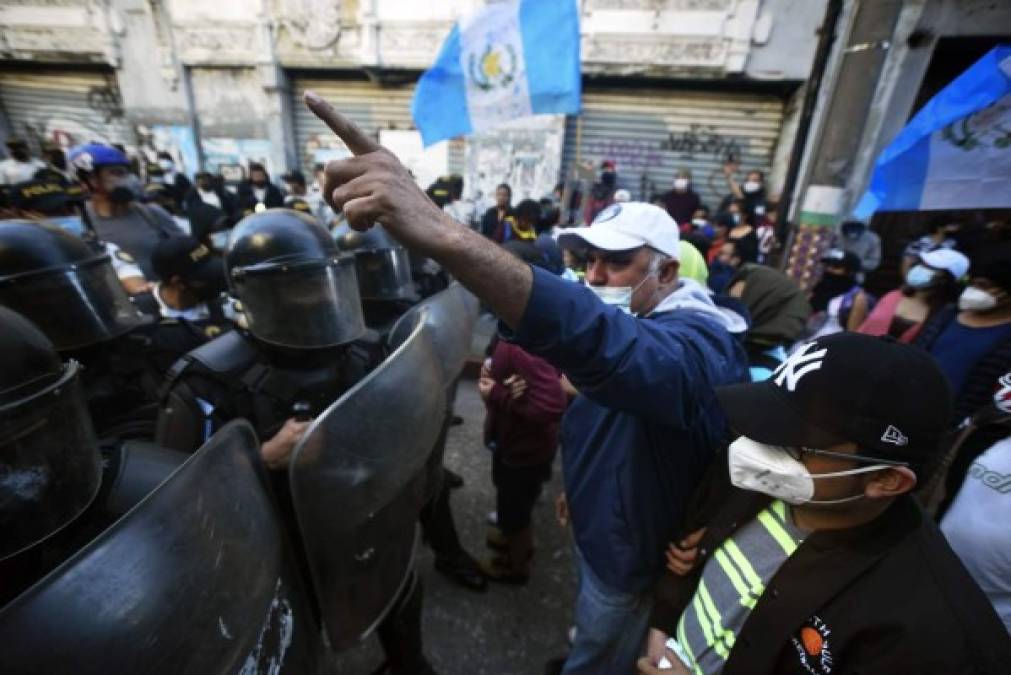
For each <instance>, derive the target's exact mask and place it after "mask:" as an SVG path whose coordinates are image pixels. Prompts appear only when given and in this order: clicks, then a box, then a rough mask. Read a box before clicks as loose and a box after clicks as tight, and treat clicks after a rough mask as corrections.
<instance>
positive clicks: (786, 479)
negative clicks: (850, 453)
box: [728, 436, 891, 505]
mask: <svg viewBox="0 0 1011 675" xmlns="http://www.w3.org/2000/svg"><path fill="white" fill-rule="evenodd" d="M729 450H730V452H729V457H728V463H729V465H730V482H731V483H732V484H733V485H734V487H738V488H741V489H742V490H751V491H753V492H761V493H762V494H766V495H769V496H770V497H773V498H775V499H781V500H783V501H784V502H786V503H787V504H793V505H799V504H842V503H844V502H852V501H856V500H857V499H861V498H862V497H863V495H862V494H859V495H853V496H852V497H843V498H842V499H811V497H813V496H814V480H815V479H816V478H835V477H837V476H853V475H855V474H861V473H869V472H871V471H880V470H882V469H888V468H891V467H890V466H889V465H887V464H872V465H870V466H862V467H860V468H858V469H850V470H848V471H834V472H832V473H819V474H814V475H812V474H811V473H810V472H809V471H808V470H807V467H806V466H804V464H803V463H802V462H801V461H800V460H797V459H794V458H793V457H791V456H790V455H789V454H787V453H786V451H784V450H783V449H782V448H778V447H776V446H773V445H765V444H764V443H758V442H756V441H753V440H751V439H750V438H745V437H744V436H741V437H740V438H738V439H737V440H736V441H734V442H733V443H731V444H730V448H729Z"/></svg>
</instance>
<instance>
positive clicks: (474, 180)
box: [464, 115, 565, 212]
mask: <svg viewBox="0 0 1011 675" xmlns="http://www.w3.org/2000/svg"><path fill="white" fill-rule="evenodd" d="M564 140H565V116H564V115H537V116H535V117H527V118H524V119H520V120H516V121H514V122H509V123H507V124H504V125H502V126H501V127H498V128H496V129H493V130H491V131H486V132H483V133H480V134H473V135H471V136H468V137H467V152H466V157H467V160H466V166H467V172H466V175H465V176H464V187H465V192H466V195H467V197H468V198H469V199H472V200H474V202H475V203H476V204H477V206H478V208H479V212H480V210H483V209H485V208H488V207H490V206H491V205H492V203H493V200H494V196H495V186H497V185H499V184H500V183H508V184H509V185H510V186H511V187H512V192H513V204H516V203H518V202H519V201H521V200H523V199H540V198H541V197H544V196H545V195H550V194H551V191H552V190H553V189H554V187H555V184H556V183H557V182H558V175H559V172H560V171H561V166H562V144H563V142H564Z"/></svg>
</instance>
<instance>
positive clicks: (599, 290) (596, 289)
mask: <svg viewBox="0 0 1011 675" xmlns="http://www.w3.org/2000/svg"><path fill="white" fill-rule="evenodd" d="M650 276H652V274H647V275H646V276H645V277H643V279H642V281H640V282H639V283H638V284H636V285H635V287H634V288H633V287H632V286H590V285H589V284H588V285H587V287H588V288H589V289H590V290H591V291H593V293H594V295H596V296H597V297H598V298H600V301H601V302H603V303H604V304H605V305H611V306H612V307H617V308H618V309H620V310H621V311H623V312H625V314H631V313H632V296H633V295H635V292H636V291H637V290H639V288H640V287H641V286H642V285H643V284H644V283H646V279H649V278H650Z"/></svg>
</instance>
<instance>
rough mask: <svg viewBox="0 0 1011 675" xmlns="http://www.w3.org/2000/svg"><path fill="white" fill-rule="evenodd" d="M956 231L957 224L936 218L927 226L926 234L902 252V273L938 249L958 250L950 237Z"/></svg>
mask: <svg viewBox="0 0 1011 675" xmlns="http://www.w3.org/2000/svg"><path fill="white" fill-rule="evenodd" d="M957 231H958V224H957V223H949V222H948V219H947V218H944V217H941V216H939V217H937V218H934V219H933V220H931V221H930V222H929V223H928V224H927V233H926V234H924V235H923V236H922V237H920V238H919V239H917V240H916V241H911V242H909V244H908V245H907V246H906V248H905V250H904V251H902V273H903V274H905V273H906V272H908V271H909V270H910V268H911V267H912V266H913V265H915V264H916V261H917V260H919V259H920V256H921V255H922V254H924V253H929V252H931V251H936V250H937V249H939V248H958V243H957V242H956V241H955V240H954V239H952V238H951V236H950V235H952V234H954V233H955V232H957Z"/></svg>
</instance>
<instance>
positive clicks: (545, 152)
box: [0, 0, 827, 206]
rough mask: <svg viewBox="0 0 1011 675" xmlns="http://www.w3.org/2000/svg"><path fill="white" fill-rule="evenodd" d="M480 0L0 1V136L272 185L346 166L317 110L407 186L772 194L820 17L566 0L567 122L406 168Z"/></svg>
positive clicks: (512, 133)
mask: <svg viewBox="0 0 1011 675" xmlns="http://www.w3.org/2000/svg"><path fill="white" fill-rule="evenodd" d="M483 4H484V3H483V2H481V0H442V1H441V2H438V3H419V2H415V1H413V0H230V1H228V2H207V1H206V0H4V3H3V4H2V6H0V30H2V37H0V133H2V134H4V135H6V136H22V137H26V138H27V139H29V141H30V142H31V143H32V144H36V145H41V144H42V143H44V142H54V143H58V144H61V145H64V146H69V145H73V144H75V143H79V142H84V141H88V140H103V141H108V142H117V143H122V144H123V145H125V146H127V147H128V148H130V149H131V150H133V151H135V152H137V153H140V154H147V155H151V154H152V153H154V152H155V151H157V150H167V151H169V152H172V153H173V154H174V155H175V156H176V157H177V159H178V161H179V162H180V163H181V164H182V165H183V166H184V167H185V169H186V170H187V171H188V172H190V173H192V172H193V171H194V170H196V169H197V168H198V167H205V168H208V169H211V170H220V171H222V172H223V173H225V174H226V176H228V175H232V174H234V175H239V174H240V173H241V170H242V167H243V166H244V165H245V163H247V162H248V161H250V160H260V161H263V162H265V163H266V164H267V166H268V168H269V169H270V170H271V172H272V173H273V174H279V173H280V172H282V171H283V170H286V169H291V168H301V169H302V170H303V171H306V172H309V171H311V169H312V168H313V166H314V165H315V164H316V163H318V162H322V161H325V160H326V159H330V158H333V157H340V156H342V155H343V154H344V153H345V152H346V150H345V149H344V148H343V147H342V144H341V143H340V142H339V140H337V139H336V138H335V137H334V136H333V135H332V134H331V133H329V131H328V130H327V129H325V128H324V127H323V126H322V124H320V123H319V122H318V121H317V120H316V119H315V118H314V117H313V116H312V115H311V114H309V112H308V111H307V110H306V109H305V107H304V106H303V105H302V103H301V94H302V92H303V91H304V90H305V89H309V88H311V89H314V90H316V91H317V92H319V93H320V94H322V95H324V96H326V97H327V98H329V99H330V100H332V101H333V102H334V104H335V105H336V106H337V107H338V108H339V109H340V110H342V111H343V112H345V113H346V114H347V115H349V116H350V117H351V118H352V119H353V120H354V121H355V122H357V123H358V124H359V125H360V126H361V127H362V128H363V129H364V130H365V131H366V132H368V133H370V134H374V135H375V136H376V137H377V138H378V139H379V140H380V141H381V142H383V143H384V144H387V145H389V146H390V147H392V148H394V149H395V150H396V151H397V152H398V154H400V155H401V157H402V158H403V159H404V160H405V162H407V163H408V164H409V165H410V166H411V167H412V170H414V171H415V174H416V175H417V176H419V181H423V180H424V178H423V177H428V176H431V175H437V174H439V173H445V172H457V173H462V174H464V176H465V179H466V183H467V191H468V193H469V194H470V195H472V196H475V197H481V196H486V195H488V194H489V193H490V192H491V190H492V189H493V187H494V185H495V184H497V183H499V182H502V181H506V182H510V183H512V184H513V185H514V188H515V190H514V192H515V194H516V197H517V198H523V197H534V198H537V197H541V196H543V195H544V194H545V193H547V192H549V191H550V189H551V187H552V186H553V185H554V183H555V182H556V181H557V180H558V179H559V178H560V177H562V176H569V175H572V174H573V172H574V171H575V169H576V167H591V168H592V167H594V166H596V165H599V163H600V161H602V160H604V159H611V160H613V161H615V162H616V163H617V165H618V173H619V182H620V184H621V186H622V187H625V188H628V189H629V190H630V191H631V192H632V193H633V195H634V196H635V197H638V198H647V197H648V196H649V194H651V193H654V192H659V191H663V190H666V189H668V188H669V187H670V182H671V179H672V177H673V174H674V172H675V171H676V170H678V169H681V168H685V169H689V170H691V171H692V174H693V179H694V183H695V186H696V190H697V191H698V192H700V194H701V195H702V196H703V199H704V201H705V202H707V203H709V204H711V205H712V206H715V205H716V202H718V200H719V199H720V198H721V197H722V196H723V195H724V194H725V193H726V191H727V190H726V185H725V182H724V179H723V172H722V166H723V163H724V162H725V161H727V160H736V161H738V162H739V163H740V164H741V167H742V169H752V168H754V169H760V170H763V171H765V172H766V173H767V174H768V175H769V185H770V192H771V193H772V194H776V193H777V192H778V191H779V190H780V189H781V188H782V185H783V182H784V179H785V176H786V173H787V169H788V165H789V163H790V159H791V156H792V154H793V147H794V138H795V136H796V130H797V126H798V117H799V111H800V108H801V102H802V101H803V99H804V93H805V88H804V86H803V84H804V82H805V81H806V80H807V79H808V77H809V75H810V71H811V66H812V63H813V59H814V55H815V52H816V49H817V46H818V44H819V39H820V34H819V29H820V26H821V24H822V21H823V19H824V16H825V9H826V5H827V0H580V3H579V4H580V8H581V31H582V61H583V75H584V80H583V113H582V114H581V115H579V116H574V117H570V118H568V119H565V118H563V117H561V116H558V117H538V118H531V119H529V120H522V121H519V122H516V123H514V124H510V125H507V126H505V127H503V128H502V129H498V130H496V131H494V132H491V133H488V134H481V135H475V136H471V137H468V138H462V139H457V140H454V141H450V142H448V143H445V144H439V145H437V146H435V147H433V148H431V149H428V150H424V151H422V149H421V147H420V139H419V138H418V135H417V133H416V132H414V131H413V124H412V121H411V116H410V100H411V97H412V95H413V91H414V87H415V84H416V82H417V79H418V77H419V76H420V74H421V72H422V71H423V70H424V69H425V68H426V67H428V66H429V65H430V64H431V63H432V62H433V61H434V59H435V56H436V54H437V52H438V50H439V48H440V46H441V44H442V41H443V40H444V38H445V37H446V35H447V34H448V32H449V30H450V28H451V26H452V24H453V22H454V21H455V20H456V19H457V18H458V17H459V16H460V15H461V14H462V13H465V12H468V11H471V10H473V9H475V8H477V7H479V6H481V5H483Z"/></svg>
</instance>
